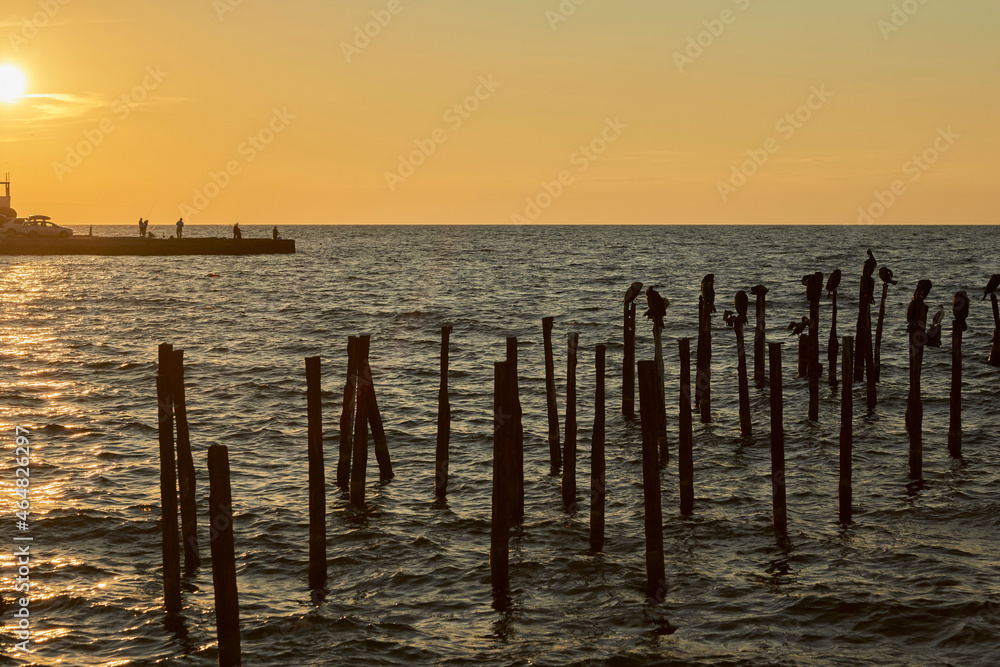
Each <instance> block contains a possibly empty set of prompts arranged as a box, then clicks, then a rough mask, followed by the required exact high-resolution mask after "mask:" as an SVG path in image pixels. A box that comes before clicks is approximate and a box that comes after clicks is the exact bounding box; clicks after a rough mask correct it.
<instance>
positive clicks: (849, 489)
mask: <svg viewBox="0 0 1000 667" xmlns="http://www.w3.org/2000/svg"><path fill="white" fill-rule="evenodd" d="M843 356H844V358H843V360H842V365H843V368H844V382H843V383H842V386H841V388H840V486H839V487H838V494H837V495H838V499H839V500H840V522H841V523H843V524H848V523H851V503H852V502H853V497H854V489H853V483H852V470H851V460H852V458H853V451H854V393H853V387H852V385H853V384H854V381H853V380H852V379H851V378H852V376H853V375H854V339H853V338H852V337H850V336H844V353H843Z"/></svg>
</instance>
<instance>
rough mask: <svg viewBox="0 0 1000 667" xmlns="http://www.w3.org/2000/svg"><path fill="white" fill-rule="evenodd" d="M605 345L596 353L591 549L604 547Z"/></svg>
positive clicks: (591, 469) (591, 488) (591, 484)
mask: <svg viewBox="0 0 1000 667" xmlns="http://www.w3.org/2000/svg"><path fill="white" fill-rule="evenodd" d="M605 350H606V348H605V346H604V345H598V346H597V350H596V352H595V354H594V357H595V358H594V364H595V366H596V372H597V378H596V382H597V387H596V389H595V391H594V435H593V439H592V440H591V444H590V550H591V551H602V550H603V549H604V498H605V494H606V489H607V487H606V486H605V482H604V476H605V461H604V409H605V405H604V404H605V400H604V357H605Z"/></svg>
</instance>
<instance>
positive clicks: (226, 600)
mask: <svg viewBox="0 0 1000 667" xmlns="http://www.w3.org/2000/svg"><path fill="white" fill-rule="evenodd" d="M208 481H209V496H208V513H209V517H210V519H209V520H210V521H211V536H210V539H209V541H210V543H211V548H212V581H213V583H214V585H215V626H216V630H217V632H218V638H219V665H220V667H222V666H223V665H224V666H225V667H230V666H232V667H240V666H241V665H242V664H243V658H242V657H241V653H240V603H239V591H238V590H237V587H236V548H235V542H234V538H233V497H232V490H231V487H230V483H229V450H228V449H227V448H226V447H225V445H211V446H209V448H208Z"/></svg>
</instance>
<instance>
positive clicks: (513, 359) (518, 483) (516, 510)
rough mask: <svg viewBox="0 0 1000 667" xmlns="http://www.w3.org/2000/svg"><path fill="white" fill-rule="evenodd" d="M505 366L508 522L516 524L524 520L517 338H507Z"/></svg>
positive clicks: (522, 450) (522, 453) (522, 446)
mask: <svg viewBox="0 0 1000 667" xmlns="http://www.w3.org/2000/svg"><path fill="white" fill-rule="evenodd" d="M507 367H508V369H510V371H511V374H510V377H509V378H508V379H507V380H508V382H509V383H510V384H511V388H510V391H511V393H512V406H513V416H512V417H511V418H512V419H513V422H514V424H513V431H512V432H511V435H512V440H511V443H510V452H509V454H510V462H511V470H510V477H509V480H508V481H509V482H510V522H511V525H517V524H519V523H521V522H522V521H524V425H523V422H522V413H521V397H520V390H519V389H518V377H517V338H516V337H514V336H510V337H508V338H507Z"/></svg>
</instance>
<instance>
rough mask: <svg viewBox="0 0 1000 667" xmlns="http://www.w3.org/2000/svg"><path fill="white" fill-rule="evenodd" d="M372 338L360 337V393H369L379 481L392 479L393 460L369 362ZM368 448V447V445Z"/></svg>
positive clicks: (369, 421) (369, 419)
mask: <svg viewBox="0 0 1000 667" xmlns="http://www.w3.org/2000/svg"><path fill="white" fill-rule="evenodd" d="M371 338H372V337H371V336H368V335H365V336H359V337H358V356H359V358H360V365H359V366H358V391H359V392H362V391H364V392H367V393H368V425H369V426H370V427H371V431H372V441H373V442H374V443H375V460H376V461H377V462H378V474H379V479H392V478H393V477H395V475H394V474H393V472H392V459H391V458H390V456H389V442H388V440H386V437H385V427H384V426H383V425H382V413H380V412H379V409H378V400H376V398H375V380H374V379H373V378H372V368H371V364H370V363H369V361H368V355H369V349H370V347H371ZM366 447H367V445H366Z"/></svg>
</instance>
